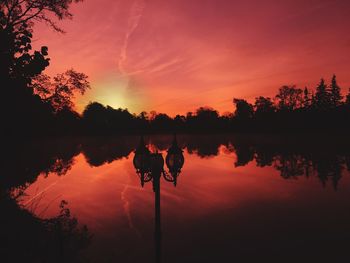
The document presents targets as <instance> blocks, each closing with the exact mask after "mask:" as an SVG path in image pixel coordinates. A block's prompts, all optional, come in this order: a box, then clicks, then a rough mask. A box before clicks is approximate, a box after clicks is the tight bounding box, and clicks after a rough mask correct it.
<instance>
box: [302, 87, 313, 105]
mask: <svg viewBox="0 0 350 263" xmlns="http://www.w3.org/2000/svg"><path fill="white" fill-rule="evenodd" d="M303 93H304V98H303V107H304V108H308V107H309V106H310V104H311V101H312V98H310V92H309V90H308V88H307V87H305V88H304V91H303Z"/></svg>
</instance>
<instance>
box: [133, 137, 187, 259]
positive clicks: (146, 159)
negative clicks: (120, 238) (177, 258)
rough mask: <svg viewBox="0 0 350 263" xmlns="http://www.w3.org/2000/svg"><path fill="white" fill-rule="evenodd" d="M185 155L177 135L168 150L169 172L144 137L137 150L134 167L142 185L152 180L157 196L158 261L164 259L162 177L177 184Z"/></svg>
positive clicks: (155, 234)
mask: <svg viewBox="0 0 350 263" xmlns="http://www.w3.org/2000/svg"><path fill="white" fill-rule="evenodd" d="M184 161H185V159H184V156H183V154H182V150H181V148H179V146H178V145H177V140H176V136H174V140H173V143H172V146H171V147H170V149H169V150H168V153H167V156H166V164H167V167H168V169H169V173H168V172H166V171H165V170H164V159H163V156H162V154H161V153H158V152H156V153H151V152H150V151H149V150H148V148H147V147H146V145H145V142H144V140H143V137H141V139H140V144H139V146H138V147H137V149H136V151H135V156H134V160H133V163H134V167H135V169H136V173H137V174H138V175H139V176H140V180H141V186H142V187H143V185H144V183H147V182H149V181H151V180H152V184H153V191H154V197H155V200H154V201H155V231H154V243H155V250H156V251H155V258H156V263H160V262H161V259H162V249H161V239H162V232H161V225H160V178H161V177H162V175H163V176H164V179H165V180H166V181H168V182H172V183H174V185H175V186H176V182H177V177H178V176H179V174H180V172H181V168H182V167H183V165H184Z"/></svg>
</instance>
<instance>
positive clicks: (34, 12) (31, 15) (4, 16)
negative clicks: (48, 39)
mask: <svg viewBox="0 0 350 263" xmlns="http://www.w3.org/2000/svg"><path fill="white" fill-rule="evenodd" d="M80 1H81V0H40V1H34V0H21V1H18V0H3V1H1V2H0V39H1V44H0V61H1V70H0V74H1V73H2V74H3V73H5V74H6V73H7V74H8V73H10V72H11V71H12V72H14V70H15V69H17V70H18V69H19V68H20V67H24V66H25V68H26V69H27V70H28V71H30V69H32V68H36V67H33V66H32V65H31V63H30V64H28V61H31V62H32V63H34V64H36V63H40V64H42V66H47V63H48V60H46V59H43V57H42V56H45V53H47V52H45V51H44V52H36V53H35V54H34V55H29V51H30V50H31V49H32V46H31V38H32V32H33V30H32V28H33V25H34V23H33V21H39V22H44V23H46V24H48V25H49V26H50V27H51V28H53V29H54V30H56V31H59V32H63V30H62V29H60V28H59V27H58V26H57V24H56V23H55V21H54V17H56V18H57V19H58V20H62V19H66V18H71V17H72V14H71V13H70V12H69V7H70V5H71V4H72V3H73V2H80ZM42 51H43V50H42ZM46 51H47V49H46ZM46 55H47V54H46ZM33 61H34V62H33ZM16 73H17V72H16ZM31 73H33V72H31ZM39 73H40V72H39Z"/></svg>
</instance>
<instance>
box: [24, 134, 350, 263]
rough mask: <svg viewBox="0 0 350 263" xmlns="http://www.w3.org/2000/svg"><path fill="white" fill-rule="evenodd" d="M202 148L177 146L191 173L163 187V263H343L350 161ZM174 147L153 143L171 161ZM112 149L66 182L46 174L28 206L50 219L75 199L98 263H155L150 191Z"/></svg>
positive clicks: (274, 150)
mask: <svg viewBox="0 0 350 263" xmlns="http://www.w3.org/2000/svg"><path fill="white" fill-rule="evenodd" d="M195 140H197V141H200V143H199V144H198V145H197V144H196V143H195V142H194V143H191V142H190V141H188V140H187V139H186V137H181V136H180V137H179V142H180V145H182V147H185V150H184V157H185V165H184V167H183V169H182V172H181V174H180V176H179V178H178V184H177V186H176V187H174V185H173V184H171V183H169V182H166V181H165V180H164V179H162V180H161V221H162V223H161V224H162V250H163V253H162V258H163V261H164V262H180V261H181V262H209V261H215V260H224V259H225V258H230V259H232V260H234V259H237V260H241V259H245V260H247V261H249V260H250V259H251V260H254V259H259V257H261V256H265V257H268V258H270V259H271V260H279V259H282V258H284V260H288V259H290V260H292V259H293V258H295V259H296V258H298V259H300V258H301V257H302V258H304V259H305V260H306V259H315V258H316V259H317V258H318V257H319V258H320V259H321V258H322V259H327V258H329V259H334V257H339V256H341V253H339V249H341V247H342V246H344V247H345V246H346V243H347V242H346V241H349V237H350V231H349V230H350V226H349V224H348V222H349V220H350V212H349V211H350V209H349V208H350V204H349V202H348V199H349V197H350V176H349V172H348V170H347V169H348V168H349V166H347V165H348V164H349V156H350V155H347V154H346V153H343V152H341V153H340V154H338V153H333V152H332V150H328V149H327V152H326V153H325V152H322V151H315V152H308V151H307V150H305V149H303V150H300V151H299V152H297V153H296V152H295V151H293V149H292V150H290V149H289V150H286V148H283V150H282V152H280V153H278V152H279V150H280V148H279V147H278V146H276V144H272V145H270V144H268V145H269V147H260V149H259V147H258V146H256V145H255V146H251V144H250V143H247V142H244V140H243V142H242V141H241V140H237V141H235V140H233V141H225V140H224V142H223V143H218V141H220V139H218V138H216V139H215V138H214V139H211V140H206V138H204V137H203V138H197V139H195ZM133 141H135V142H137V141H138V139H137V138H134V139H133ZM170 142H171V137H162V136H160V137H152V138H151V139H150V141H149V142H148V143H149V148H150V149H152V150H156V149H158V150H160V152H162V153H163V157H165V154H166V152H165V150H166V149H167V147H168V145H169V144H170ZM203 142H206V144H207V147H205V146H203ZM90 145H91V144H90ZM106 145H107V146H106ZM106 145H104V146H99V147H97V146H96V145H95V146H94V147H91V148H90V150H91V149H92V148H95V149H94V150H95V154H91V152H90V155H89V153H88V151H86V149H85V151H84V149H83V150H82V151H81V152H80V153H79V154H77V155H76V156H75V157H74V162H73V165H72V167H71V169H69V170H68V172H67V173H66V174H65V175H60V176H59V175H57V174H55V173H52V172H50V173H48V174H47V175H46V174H41V175H40V176H39V177H38V178H37V180H36V181H35V182H34V183H32V184H31V185H30V186H29V187H28V188H27V190H26V194H27V196H26V197H25V198H23V200H22V201H21V204H22V205H25V207H26V208H27V209H29V210H32V211H33V212H34V213H35V214H37V215H39V216H40V217H51V216H55V215H56V214H57V212H58V205H59V203H60V201H61V200H62V199H64V200H67V201H68V203H69V208H70V210H71V213H72V214H73V215H74V216H75V217H76V218H77V219H78V220H79V223H81V224H86V225H87V226H88V227H89V230H90V231H91V233H92V234H93V235H94V237H93V242H92V244H91V245H90V247H89V249H88V250H87V251H85V253H87V255H89V258H90V259H91V260H92V262H112V261H114V260H116V259H120V262H136V261H138V260H142V262H153V261H154V243H153V237H154V193H153V191H152V185H151V183H148V184H146V185H145V187H144V188H142V187H141V185H140V180H139V177H138V176H137V175H136V172H135V168H134V167H133V163H132V159H133V157H134V152H133V151H132V149H133V148H130V151H128V150H126V151H124V156H123V154H119V155H118V154H116V152H114V153H112V150H110V147H112V148H113V143H111V144H110V145H108V144H106ZM134 145H135V143H134ZM199 145H201V146H202V147H200V146H199ZM208 145H209V146H208ZM119 146H120V145H119ZM198 146H199V147H198ZM265 146H266V145H265ZM262 149H263V150H262ZM99 150H100V152H99ZM114 151H116V150H114ZM101 152H103V153H104V154H105V155H104V154H101ZM96 153H97V154H96ZM102 156H104V157H102ZM106 156H109V157H110V158H105V157H106ZM252 157H253V158H254V159H253V160H252ZM113 159H116V160H113ZM264 160H265V161H264ZM271 160H272V162H270V161H271ZM327 163H328V164H329V165H328V166H327ZM266 164H271V165H266ZM262 165H265V166H264V167H259V166H262ZM322 173H323V175H322ZM286 175H287V176H286ZM288 175H290V176H288ZM323 249H324V250H323ZM288 251H290V252H291V251H293V252H292V253H291V255H289V254H286V253H287V252H288ZM336 251H337V253H335V252H336ZM333 252H334V253H333ZM288 253H289V252H288Z"/></svg>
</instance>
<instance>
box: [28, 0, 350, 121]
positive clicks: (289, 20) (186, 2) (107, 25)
mask: <svg viewBox="0 0 350 263" xmlns="http://www.w3.org/2000/svg"><path fill="white" fill-rule="evenodd" d="M71 11H72V13H73V14H74V18H73V20H67V21H63V22H61V23H60V26H61V27H62V28H63V29H64V30H65V31H66V34H59V33H55V32H53V31H52V30H51V29H50V28H48V27H47V26H46V25H41V24H38V25H36V27H35V34H34V41H35V42H34V45H35V46H36V47H39V46H41V45H47V46H48V47H49V56H50V58H51V66H50V67H49V68H48V70H47V73H48V74H55V73H60V72H63V71H65V70H66V69H69V68H74V69H76V70H77V71H81V72H84V73H86V74H87V75H88V76H89V77H90V81H91V84H92V89H91V90H90V91H89V92H87V93H86V94H85V96H78V97H77V99H76V107H77V110H78V111H82V109H83V108H84V106H86V104H87V103H88V102H89V101H98V102H101V103H103V104H106V105H110V106H112V107H115V108H119V107H122V108H128V109H129V110H130V111H131V112H135V113H139V112H141V111H142V110H145V111H151V110H156V111H157V112H165V113H168V114H169V115H171V116H174V115H176V114H178V113H179V114H185V113H186V112H187V111H194V110H195V109H196V108H198V107H199V106H211V107H214V108H215V109H217V110H219V111H220V113H223V112H226V111H233V105H232V98H233V97H240V98H244V99H247V100H249V101H253V100H254V98H255V97H256V96H259V95H264V96H272V95H274V94H275V93H276V90H277V89H278V88H279V87H280V86H281V85H284V84H296V85H297V86H299V87H304V86H308V87H311V88H314V87H315V85H316V84H317V83H318V81H319V79H320V78H321V77H324V78H326V79H327V80H328V81H329V79H330V78H331V76H332V74H333V73H336V74H337V76H338V80H339V84H340V85H341V87H342V88H343V91H344V92H345V91H347V90H348V88H349V87H350V74H349V68H350V34H349V27H350V15H349V13H350V1H346V0H280V1H278V0H254V1H253V0H98V1H97V0H85V1H84V2H83V3H82V4H78V5H74V6H73V7H72V9H71Z"/></svg>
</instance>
